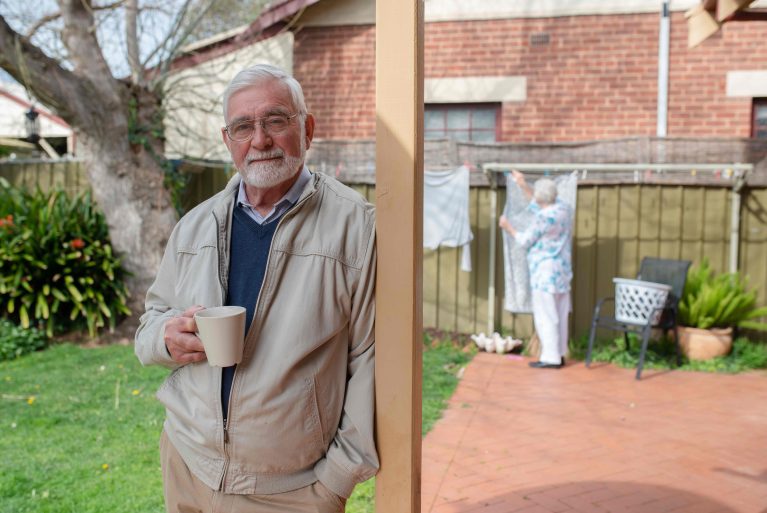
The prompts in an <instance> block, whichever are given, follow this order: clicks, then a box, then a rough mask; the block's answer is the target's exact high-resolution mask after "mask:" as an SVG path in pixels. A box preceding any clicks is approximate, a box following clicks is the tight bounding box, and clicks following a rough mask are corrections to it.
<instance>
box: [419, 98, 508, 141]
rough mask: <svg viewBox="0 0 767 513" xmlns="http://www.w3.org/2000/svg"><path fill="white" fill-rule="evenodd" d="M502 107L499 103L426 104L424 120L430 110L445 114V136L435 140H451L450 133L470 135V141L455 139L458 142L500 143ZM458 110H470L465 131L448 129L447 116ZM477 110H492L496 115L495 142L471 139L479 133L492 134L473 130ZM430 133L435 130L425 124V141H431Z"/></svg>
mask: <svg viewBox="0 0 767 513" xmlns="http://www.w3.org/2000/svg"><path fill="white" fill-rule="evenodd" d="M501 107H502V104H501V103H499V102H465V103H424V118H425V117H426V112H427V111H429V110H434V111H442V113H443V123H442V126H443V129H442V132H443V134H445V135H442V136H440V137H435V138H434V139H440V138H443V137H447V138H449V139H450V136H449V133H450V132H468V133H469V137H470V138H469V140H468V141H459V140H458V139H453V140H456V141H458V142H476V143H480V144H481V143H482V142H499V141H500V140H501ZM456 110H468V111H469V113H470V115H469V126H468V127H467V128H465V129H460V130H459V129H448V128H447V115H448V112H450V111H456ZM477 110H492V111H493V112H494V114H495V127H494V140H493V141H474V140H472V139H471V136H472V135H473V134H474V133H478V132H490V131H491V129H486V128H482V129H472V126H471V124H472V120H473V118H474V116H473V113H474V111H477ZM428 132H433V130H427V129H426V126H425V122H424V131H423V134H424V139H427V140H428V139H429V138H428V137H427V134H428Z"/></svg>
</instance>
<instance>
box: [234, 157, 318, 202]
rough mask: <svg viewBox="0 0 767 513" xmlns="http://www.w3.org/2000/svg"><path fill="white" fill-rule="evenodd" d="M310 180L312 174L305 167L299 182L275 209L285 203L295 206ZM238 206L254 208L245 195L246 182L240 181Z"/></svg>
mask: <svg viewBox="0 0 767 513" xmlns="http://www.w3.org/2000/svg"><path fill="white" fill-rule="evenodd" d="M310 179H311V174H310V173H309V168H307V167H306V166H304V167H303V168H302V169H301V173H300V174H299V175H298V180H296V182H295V183H294V184H293V185H292V186H291V187H290V189H288V192H286V193H285V195H284V196H283V197H282V198H280V199H279V200H278V201H277V202H276V203H275V204H274V206H275V208H276V207H278V206H280V205H281V204H282V203H283V202H285V201H287V202H288V203H290V204H291V205H294V204H295V203H296V202H297V201H298V198H300V197H301V193H302V192H303V190H304V187H305V186H306V184H307V183H308V182H309V180H310ZM230 201H231V200H230ZM237 204H238V205H242V206H245V207H248V208H253V205H251V204H250V202H248V195H247V194H246V193H245V181H244V180H240V190H239V191H238V192H237Z"/></svg>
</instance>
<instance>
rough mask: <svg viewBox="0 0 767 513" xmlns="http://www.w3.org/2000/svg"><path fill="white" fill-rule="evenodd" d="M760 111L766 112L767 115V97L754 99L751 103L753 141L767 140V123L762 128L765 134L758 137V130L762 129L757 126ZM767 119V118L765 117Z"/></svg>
mask: <svg viewBox="0 0 767 513" xmlns="http://www.w3.org/2000/svg"><path fill="white" fill-rule="evenodd" d="M759 110H764V112H765V114H767V97H765V98H754V99H753V101H752V103H751V137H752V138H753V139H767V122H766V123H765V124H764V126H762V127H761V130H762V131H763V134H762V135H761V136H759V135H758V133H757V130H758V129H759V128H760V127H758V126H757V114H758V112H759ZM765 119H767V116H766V117H765Z"/></svg>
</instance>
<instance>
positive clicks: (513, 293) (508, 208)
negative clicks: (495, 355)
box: [501, 171, 578, 313]
mask: <svg viewBox="0 0 767 513" xmlns="http://www.w3.org/2000/svg"><path fill="white" fill-rule="evenodd" d="M554 182H555V183H556V184H557V201H562V202H564V203H566V204H567V205H569V206H570V207H571V208H572V211H573V212H575V206H576V205H575V203H576V197H577V191H578V172H577V171H573V172H572V173H571V174H569V175H563V176H558V177H556V178H554ZM530 186H531V187H532V186H533V184H532V183H531V184H530ZM529 204H530V200H529V199H528V198H527V196H525V193H524V192H522V190H521V189H520V188H519V186H518V185H517V184H516V183H515V182H514V177H513V176H512V175H508V176H507V177H506V205H505V206H504V209H503V215H504V216H506V218H507V219H508V220H509V221H510V222H511V224H512V225H513V226H530V225H531V224H532V223H533V213H532V212H531V211H530V209H528V208H527V207H528V205H529ZM573 222H575V216H573ZM501 232H502V234H503V271H504V298H503V299H504V301H503V302H504V304H503V307H504V308H505V309H506V310H508V311H509V312H514V313H532V311H533V307H532V290H531V289H530V275H529V272H528V266H527V250H525V248H523V247H522V246H520V245H519V244H518V243H517V242H516V241H515V240H514V237H512V236H511V235H509V234H508V233H506V231H505V230H501Z"/></svg>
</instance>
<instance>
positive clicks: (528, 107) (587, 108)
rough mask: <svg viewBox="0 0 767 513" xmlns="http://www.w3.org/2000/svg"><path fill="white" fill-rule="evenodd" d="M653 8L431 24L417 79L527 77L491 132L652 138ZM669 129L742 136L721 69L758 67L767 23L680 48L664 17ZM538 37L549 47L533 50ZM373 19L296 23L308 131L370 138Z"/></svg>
mask: <svg viewBox="0 0 767 513" xmlns="http://www.w3.org/2000/svg"><path fill="white" fill-rule="evenodd" d="M658 25H659V19H658V15H657V14H643V15H639V14H637V15H624V16H617V15H613V16H573V17H567V18H539V19H517V20H488V21H467V22H444V23H429V24H427V26H426V37H425V76H426V78H441V77H460V76H465V75H469V76H475V75H491V76H505V75H517V76H525V77H527V100H526V101H524V102H511V103H505V104H504V105H503V108H502V119H501V139H502V140H507V141H538V142H540V141H578V140H590V139H603V138H614V137H625V136H638V135H639V136H642V135H655V131H656V101H657V73H658V70H657V66H658V64H657V59H658ZM671 27H672V28H671V57H670V71H669V76H670V84H669V91H670V92H669V102H668V104H669V113H668V135H669V136H679V137H682V136H693V137H700V136H739V137H748V136H749V134H750V123H751V99H750V98H727V96H726V90H725V88H726V77H727V71H728V70H749V69H763V70H764V69H767V51H765V48H766V47H765V43H764V42H765V41H767V23H759V22H748V23H728V24H725V25H724V28H723V29H722V31H721V32H720V33H719V34H717V35H715V36H714V37H712V38H710V39H709V40H707V41H706V42H704V43H703V44H702V45H700V46H698V47H697V48H693V49H687V26H686V22H685V20H684V18H683V14H682V13H673V14H672V24H671ZM542 32H546V33H548V34H549V44H548V45H543V46H532V45H531V44H530V36H531V35H533V34H538V33H542ZM374 44H375V30H374V28H373V27H372V26H358V27H331V28H311V29H303V30H301V31H299V32H298V33H297V34H296V44H295V55H294V66H295V74H296V77H297V78H298V79H299V80H300V81H301V82H302V84H303V85H304V88H305V92H306V97H307V102H308V105H309V108H310V109H312V111H313V112H314V113H315V114H316V115H317V117H318V128H317V132H316V136H317V137H320V138H329V139H349V138H351V139H357V138H362V139H370V138H372V137H374V136H375V119H374V109H375V106H374V94H375V79H374V72H375V70H374V62H373V61H374V58H375V54H374Z"/></svg>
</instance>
